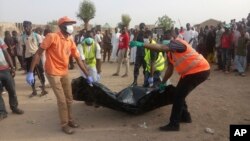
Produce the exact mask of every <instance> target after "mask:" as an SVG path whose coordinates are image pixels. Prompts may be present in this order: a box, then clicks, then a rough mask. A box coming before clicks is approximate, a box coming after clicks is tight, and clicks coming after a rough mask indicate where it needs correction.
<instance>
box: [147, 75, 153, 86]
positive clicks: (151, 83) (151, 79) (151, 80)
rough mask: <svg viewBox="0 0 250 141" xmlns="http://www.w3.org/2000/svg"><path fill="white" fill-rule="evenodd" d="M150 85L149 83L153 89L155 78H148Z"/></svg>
mask: <svg viewBox="0 0 250 141" xmlns="http://www.w3.org/2000/svg"><path fill="white" fill-rule="evenodd" d="M148 83H149V87H152V86H153V85H154V78H153V77H149V78H148Z"/></svg>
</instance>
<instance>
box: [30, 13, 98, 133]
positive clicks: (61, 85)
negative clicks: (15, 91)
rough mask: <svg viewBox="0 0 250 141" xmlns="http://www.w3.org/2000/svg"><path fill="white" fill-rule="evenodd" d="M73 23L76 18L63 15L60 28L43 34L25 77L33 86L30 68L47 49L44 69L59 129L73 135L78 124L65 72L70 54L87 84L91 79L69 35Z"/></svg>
mask: <svg viewBox="0 0 250 141" xmlns="http://www.w3.org/2000/svg"><path fill="white" fill-rule="evenodd" d="M75 23H76V21H74V20H72V19H70V18H68V17H62V18H60V19H59V20H58V26H59V28H60V31H59V32H57V33H50V34H48V35H47V36H46V38H45V39H44V41H43V42H42V44H41V47H40V48H39V49H38V51H37V52H36V54H35V56H34V58H33V60H32V64H31V67H30V71H29V72H28V74H27V77H26V81H27V82H28V83H29V84H30V85H32V84H33V82H34V77H33V70H34V68H35V64H37V62H39V60H40V58H41V55H42V53H43V52H44V50H46V62H45V72H46V75H47V77H48V80H49V83H50V85H51V88H52V89H53V91H54V93H55V95H56V98H57V105H58V110H59V116H60V120H61V126H62V131H63V132H65V133H66V134H73V133H74V130H73V128H77V127H78V124H76V123H75V122H74V120H73V117H72V110H71V105H72V102H73V96H72V90H71V84H70V80H69V75H68V65H69V56H70V55H72V56H73V57H74V58H75V60H76V62H77V64H78V65H79V67H80V69H81V70H82V71H83V72H84V74H85V75H86V76H87V77H86V78H87V80H88V83H89V84H92V82H93V79H92V77H91V76H89V73H88V71H87V69H86V68H85V66H84V64H83V62H82V61H81V59H80V55H79V52H78V50H77V48H76V45H75V43H74V41H73V39H72V38H71V37H70V36H71V34H72V33H73V30H74V28H73V24H75Z"/></svg>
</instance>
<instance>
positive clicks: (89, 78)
mask: <svg viewBox="0 0 250 141" xmlns="http://www.w3.org/2000/svg"><path fill="white" fill-rule="evenodd" d="M87 82H88V83H89V85H90V86H93V84H92V83H93V82H94V80H93V78H92V76H88V78H87Z"/></svg>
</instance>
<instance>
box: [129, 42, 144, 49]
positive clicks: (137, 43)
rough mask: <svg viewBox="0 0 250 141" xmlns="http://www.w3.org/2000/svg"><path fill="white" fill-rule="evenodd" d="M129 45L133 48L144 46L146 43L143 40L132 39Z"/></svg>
mask: <svg viewBox="0 0 250 141" xmlns="http://www.w3.org/2000/svg"><path fill="white" fill-rule="evenodd" d="M129 46H130V47H131V48H133V47H143V46H144V43H143V42H138V41H131V42H130V43H129Z"/></svg>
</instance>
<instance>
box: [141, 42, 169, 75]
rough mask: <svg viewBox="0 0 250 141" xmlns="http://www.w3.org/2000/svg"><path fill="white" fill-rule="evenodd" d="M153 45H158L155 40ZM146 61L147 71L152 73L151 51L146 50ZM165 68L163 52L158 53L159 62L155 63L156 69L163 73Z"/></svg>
mask: <svg viewBox="0 0 250 141" xmlns="http://www.w3.org/2000/svg"><path fill="white" fill-rule="evenodd" d="M151 44H156V42H155V41H154V40H152V43H151ZM144 60H145V62H146V71H150V61H151V56H150V50H149V49H145V57H144ZM164 67H165V58H164V57H163V54H162V52H159V53H158V56H157V60H156V61H155V63H154V69H155V70H158V71H163V70H164Z"/></svg>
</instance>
